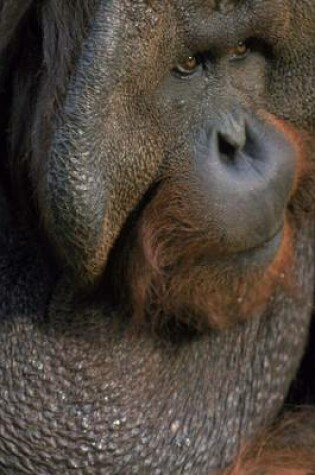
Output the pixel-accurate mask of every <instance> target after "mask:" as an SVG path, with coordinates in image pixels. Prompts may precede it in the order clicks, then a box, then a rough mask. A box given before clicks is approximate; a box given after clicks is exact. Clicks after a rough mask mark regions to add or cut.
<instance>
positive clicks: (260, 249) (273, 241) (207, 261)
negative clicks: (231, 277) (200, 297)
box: [197, 224, 284, 272]
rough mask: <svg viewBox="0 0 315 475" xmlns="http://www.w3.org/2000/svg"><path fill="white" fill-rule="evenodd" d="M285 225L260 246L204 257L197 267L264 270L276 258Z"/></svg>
mask: <svg viewBox="0 0 315 475" xmlns="http://www.w3.org/2000/svg"><path fill="white" fill-rule="evenodd" d="M283 229H284V226H283V224H282V225H281V227H280V228H278V230H277V231H276V232H275V233H274V234H273V235H272V237H271V238H270V239H268V240H266V241H264V242H263V243H262V244H259V245H258V246H255V247H251V248H247V249H244V250H240V251H235V252H231V253H226V254H224V255H222V254H221V255H216V256H214V255H212V256H211V257H210V256H207V257H206V256H204V258H203V259H200V260H199V262H198V263H197V266H207V267H208V266H211V267H213V266H214V267H216V268H220V267H224V268H227V267H231V268H232V267H235V268H237V269H238V272H239V271H240V269H242V268H243V269H244V270H246V269H247V268H252V267H253V265H254V267H257V268H262V267H265V266H266V265H268V264H269V263H270V262H271V261H272V260H273V259H274V257H275V255H276V253H277V251H278V249H279V247H280V244H281V241H282V235H283Z"/></svg>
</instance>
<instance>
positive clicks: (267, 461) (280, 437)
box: [222, 411, 315, 475]
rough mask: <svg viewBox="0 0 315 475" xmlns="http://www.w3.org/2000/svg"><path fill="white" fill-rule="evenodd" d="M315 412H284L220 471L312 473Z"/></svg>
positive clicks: (254, 474) (274, 474)
mask: <svg viewBox="0 0 315 475" xmlns="http://www.w3.org/2000/svg"><path fill="white" fill-rule="evenodd" d="M314 426H315V413H314V411H310V412H309V413H307V412H306V413H301V414H296V415H294V416H292V415H290V416H288V415H287V416H286V417H284V418H283V420H282V421H281V423H280V424H278V426H277V427H275V428H273V429H272V430H270V431H269V432H266V433H264V434H262V435H261V436H260V438H259V439H258V440H257V441H256V442H255V443H254V444H252V445H249V446H247V447H245V448H244V449H243V450H242V451H241V453H240V455H239V457H238V459H237V461H236V462H235V463H234V465H233V467H230V468H228V469H227V470H225V471H224V472H223V474H222V475H315V432H314Z"/></svg>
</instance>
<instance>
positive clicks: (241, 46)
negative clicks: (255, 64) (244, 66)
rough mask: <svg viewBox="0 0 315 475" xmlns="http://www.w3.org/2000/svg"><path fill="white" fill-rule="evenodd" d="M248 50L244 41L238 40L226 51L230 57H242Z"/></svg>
mask: <svg viewBox="0 0 315 475" xmlns="http://www.w3.org/2000/svg"><path fill="white" fill-rule="evenodd" d="M249 52H250V48H249V46H248V44H247V42H245V41H239V42H238V44H237V45H236V46H235V47H234V48H231V49H230V50H229V51H228V53H229V55H230V56H231V59H232V60H233V59H243V58H245V57H246V56H247V55H248V53H249Z"/></svg>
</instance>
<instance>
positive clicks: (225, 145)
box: [218, 132, 238, 161]
mask: <svg viewBox="0 0 315 475" xmlns="http://www.w3.org/2000/svg"><path fill="white" fill-rule="evenodd" d="M237 148H238V147H236V146H235V145H232V144H231V143H230V142H228V140H227V139H226V137H224V135H222V133H220V132H219V133H218V149H219V153H220V156H221V157H223V158H225V159H226V160H228V161H232V160H234V158H235V154H236V152H237Z"/></svg>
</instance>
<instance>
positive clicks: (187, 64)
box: [175, 56, 200, 76]
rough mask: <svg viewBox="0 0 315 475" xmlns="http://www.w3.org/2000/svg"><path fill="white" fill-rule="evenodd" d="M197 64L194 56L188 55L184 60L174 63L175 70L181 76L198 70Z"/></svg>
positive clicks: (189, 74)
mask: <svg viewBox="0 0 315 475" xmlns="http://www.w3.org/2000/svg"><path fill="white" fill-rule="evenodd" d="M199 66H200V62H199V61H198V59H197V57H196V56H188V58H187V59H186V61H184V62H183V63H180V64H177V65H176V67H175V72H177V73H178V74H180V75H182V76H191V75H192V74H194V73H195V72H196V71H197V70H198V68H199Z"/></svg>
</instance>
